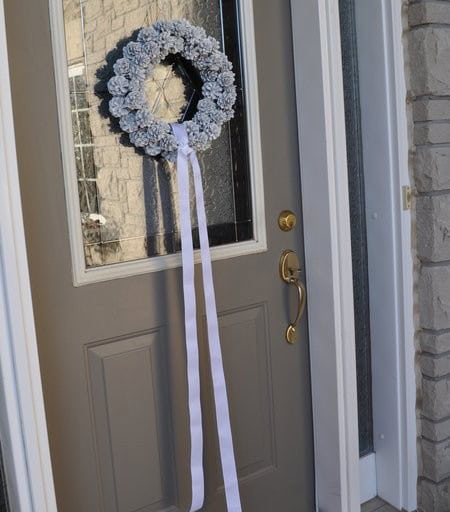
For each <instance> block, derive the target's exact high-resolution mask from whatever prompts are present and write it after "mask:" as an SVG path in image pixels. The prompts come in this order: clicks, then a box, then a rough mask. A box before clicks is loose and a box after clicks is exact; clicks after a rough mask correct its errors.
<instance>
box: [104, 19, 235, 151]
mask: <svg viewBox="0 0 450 512" xmlns="http://www.w3.org/2000/svg"><path fill="white" fill-rule="evenodd" d="M219 48H220V44H219V42H218V41H217V40H216V39H214V38H213V37H210V36H207V34H206V32H205V30H204V29H203V28H201V27H196V26H193V25H191V24H190V23H189V22H188V21H186V20H175V21H157V22H156V23H154V24H153V25H151V26H150V27H145V28H142V29H141V30H140V31H139V32H138V34H137V40H136V41H131V42H129V43H128V44H127V45H126V46H125V47H124V48H123V56H122V57H121V58H119V59H118V60H117V61H116V62H115V64H114V73H115V76H113V77H112V78H111V79H110V80H109V81H108V90H109V92H110V93H111V95H112V96H113V98H112V99H111V100H110V102H109V111H110V113H111V115H113V116H114V117H117V118H119V119H120V127H121V129H122V130H123V131H125V132H126V133H128V134H129V138H130V142H131V143H132V144H134V145H135V146H136V147H138V148H142V149H143V150H144V151H145V153H146V154H147V155H150V156H159V155H161V156H162V157H164V158H167V159H169V160H172V161H173V160H175V159H176V154H177V149H178V144H177V139H176V138H175V135H174V134H173V132H172V129H171V126H170V124H169V123H167V122H165V121H163V120H161V119H157V118H156V117H155V116H154V114H153V113H152V112H151V111H150V108H149V105H148V102H147V97H146V94H145V82H146V80H148V79H149V78H151V76H152V71H153V68H154V67H155V66H156V65H157V64H159V63H161V62H162V61H163V60H164V59H166V58H167V57H168V56H169V55H170V54H174V55H180V56H181V57H182V58H184V59H186V60H187V61H189V62H190V63H191V64H192V65H193V67H194V69H196V70H197V71H198V72H199V75H200V78H201V80H202V98H201V99H200V100H199V102H198V104H197V112H196V113H195V115H194V116H193V118H192V120H190V121H186V122H185V123H184V124H185V127H186V131H187V135H188V142H189V146H190V147H191V148H192V149H194V150H198V151H204V150H205V149H208V148H209V147H210V145H211V142H212V141H213V140H215V139H216V138H217V137H219V135H220V132H221V128H222V125H223V124H224V123H225V122H227V121H229V120H230V119H231V118H232V117H233V115H234V112H233V107H234V104H235V102H236V86H235V84H234V78H235V77H234V73H233V71H232V65H231V62H230V61H229V60H228V58H227V56H226V55H225V54H224V53H223V52H221V51H220V49H219Z"/></svg>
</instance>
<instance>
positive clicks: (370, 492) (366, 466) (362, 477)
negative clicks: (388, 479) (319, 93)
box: [359, 453, 377, 503]
mask: <svg viewBox="0 0 450 512" xmlns="http://www.w3.org/2000/svg"><path fill="white" fill-rule="evenodd" d="M359 495H360V498H361V503H366V501H369V500H371V499H372V498H375V496H376V495H377V465H376V456H375V453H370V454H369V455H366V456H365V457H362V458H361V459H359Z"/></svg>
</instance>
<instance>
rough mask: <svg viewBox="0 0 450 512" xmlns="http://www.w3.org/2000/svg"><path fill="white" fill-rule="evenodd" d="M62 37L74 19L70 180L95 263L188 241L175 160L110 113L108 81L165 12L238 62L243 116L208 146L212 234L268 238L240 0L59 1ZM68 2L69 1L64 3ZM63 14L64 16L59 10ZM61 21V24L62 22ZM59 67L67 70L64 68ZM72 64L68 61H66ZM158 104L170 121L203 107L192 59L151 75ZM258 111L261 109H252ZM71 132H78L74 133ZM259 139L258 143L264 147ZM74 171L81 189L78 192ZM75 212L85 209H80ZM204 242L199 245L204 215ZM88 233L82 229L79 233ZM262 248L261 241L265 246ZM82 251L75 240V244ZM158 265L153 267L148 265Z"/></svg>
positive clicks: (223, 240) (220, 239)
mask: <svg viewBox="0 0 450 512" xmlns="http://www.w3.org/2000/svg"><path fill="white" fill-rule="evenodd" d="M54 2H56V3H57V4H58V5H57V6H56V8H55V12H56V15H58V13H59V17H60V19H59V25H58V20H56V21H54V30H53V32H54V46H55V47H56V45H57V44H58V42H57V39H58V32H59V30H58V28H59V29H60V28H61V27H62V26H63V27H64V34H65V41H64V42H65V49H66V52H65V56H64V57H63V58H64V62H61V60H62V59H61V54H58V52H57V50H55V61H56V64H57V72H58V71H59V75H60V76H64V75H65V78H64V79H65V81H66V82H68V83H67V84H62V85H63V86H61V84H59V87H58V89H59V96H60V97H59V108H60V110H64V109H65V108H66V106H67V104H68V100H67V98H66V97H64V96H65V95H68V96H69V97H70V110H71V115H72V123H71V127H70V130H68V129H67V125H66V124H65V123H64V112H63V113H62V114H61V112H60V117H61V119H62V122H61V125H62V126H61V128H62V131H63V132H64V130H66V133H65V136H64V133H63V137H62V139H63V146H66V147H63V152H64V151H65V152H67V151H68V147H67V146H70V152H71V153H72V154H71V155H69V156H67V157H66V159H65V168H66V169H65V172H66V185H67V188H68V193H67V195H68V200H69V202H70V201H72V204H71V205H69V208H68V210H69V223H71V224H72V226H71V233H72V235H73V233H75V235H74V236H72V238H73V240H72V245H73V248H74V247H75V251H77V250H79V247H77V246H78V245H82V257H80V259H81V258H82V259H83V260H84V261H83V264H84V267H85V269H87V270H92V269H95V268H99V267H105V266H110V265H112V264H116V263H125V262H136V261H139V260H146V259H149V258H152V257H153V258H154V257H158V256H164V255H170V254H173V253H176V252H178V251H179V250H180V234H179V226H178V215H177V197H176V190H177V185H176V175H175V165H174V164H171V163H168V162H165V161H163V160H157V159H154V158H151V157H147V156H145V155H144V154H143V153H141V152H140V150H138V149H136V148H134V147H133V146H132V145H131V144H130V143H129V141H128V140H127V137H126V136H124V134H123V133H122V131H121V130H120V127H119V126H118V123H117V120H115V119H113V118H111V117H110V116H109V113H108V100H109V99H110V98H109V94H108V92H107V88H106V84H107V81H108V79H109V78H110V77H111V76H112V73H113V71H112V65H113V63H114V61H115V59H116V58H117V57H118V55H119V54H120V51H121V49H122V48H123V46H124V45H125V44H126V43H127V42H128V41H129V40H130V39H132V38H133V37H134V36H135V34H136V31H137V30H138V29H139V28H141V27H142V26H147V25H150V24H152V23H153V22H155V21H156V20H158V19H177V18H186V19H188V20H189V21H191V22H192V23H193V24H196V25H200V26H203V27H204V28H205V29H206V31H207V32H208V33H209V34H211V35H212V36H214V37H216V38H217V39H218V40H219V41H220V42H221V44H222V47H223V49H224V50H225V52H226V53H227V55H228V57H229V58H230V60H231V61H232V63H233V67H234V71H235V73H236V83H237V89H238V101H237V105H236V113H235V118H234V119H233V120H232V121H231V122H230V123H229V125H228V126H225V127H224V128H223V130H222V134H221V136H220V138H219V139H218V140H217V141H215V143H213V146H212V148H211V150H209V151H207V152H205V153H204V154H202V155H200V160H201V167H202V171H203V179H204V186H205V200H206V212H207V218H208V229H209V237H210V243H211V245H212V246H213V247H214V246H230V245H233V244H237V243H243V242H252V241H255V242H261V241H262V239H263V238H264V233H262V228H261V222H260V223H259V224H260V225H259V226H258V225H257V224H258V222H257V221H258V218H259V219H261V218H262V216H261V215H260V213H258V208H257V204H256V203H257V198H255V195H256V194H252V190H255V181H258V179H259V178H258V177H257V176H255V173H257V172H259V169H257V168H256V167H257V166H256V165H255V160H257V158H256V159H255V156H254V155H255V152H256V151H257V143H256V142H257V141H256V142H255V140H256V139H255V137H254V133H253V135H252V130H251V129H249V126H248V104H249V97H248V94H247V87H246V83H245V82H246V80H245V78H246V77H245V76H244V74H245V73H244V71H245V69H248V65H249V63H248V62H245V61H244V55H243V52H244V49H245V45H244V44H243V41H242V40H241V27H240V16H239V2H237V1H234V0H226V1H220V0H207V1H205V2H198V1H197V0H184V1H183V2H179V1H177V0H164V1H163V0H156V1H155V0H144V1H141V2H123V1H122V0H111V1H109V2H102V1H100V0H54ZM61 7H62V9H61ZM56 17H58V16H56ZM55 27H56V30H55ZM58 68H59V70H58ZM62 68H64V69H62ZM147 97H148V101H149V105H150V106H151V108H152V110H153V112H154V113H155V114H156V115H157V116H159V117H161V118H164V119H165V120H166V121H168V122H177V121H178V122H181V121H183V120H187V119H189V118H191V117H192V116H193V113H195V106H196V103H197V102H198V100H199V98H200V97H201V84H200V85H199V84H198V83H197V84H196V83H195V80H192V75H191V72H190V70H189V67H188V66H187V65H186V63H183V62H182V61H181V60H180V59H177V58H169V59H167V60H166V61H165V62H163V63H162V64H161V65H160V66H158V67H157V68H156V69H155V72H154V74H153V76H152V78H151V79H149V81H148V84H147ZM252 117H253V116H252ZM69 139H70V140H69ZM255 148H256V149H255ZM74 174H76V185H77V197H76V198H75V199H74V193H73V192H74V190H72V189H73V188H75V187H74ZM74 212H75V214H74ZM193 221H194V222H193V225H194V232H193V235H194V243H195V244H196V245H198V233H197V229H196V227H195V226H196V222H195V218H194V219H193ZM80 232H81V236H78V235H79V233H80ZM256 249H257V250H261V246H259V247H258V248H256ZM73 250H74V249H73ZM148 268H150V267H148Z"/></svg>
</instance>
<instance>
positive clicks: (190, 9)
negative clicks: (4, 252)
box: [5, 0, 314, 512]
mask: <svg viewBox="0 0 450 512" xmlns="http://www.w3.org/2000/svg"><path fill="white" fill-rule="evenodd" d="M58 2H60V4H59V5H57V4H58ZM5 4H6V24H7V35H8V48H9V58H10V66H11V73H12V89H13V104H14V118H15V126H16V138H17V151H18V159H19V168H20V179H21V189H22V201H23V210H24V218H25V227H26V234H27V246H28V255H29V264H30V272H31V283H32V291H33V301H34V310H35V318H36V328H37V335H38V345H39V357H40V364H41V372H42V380H43V386H44V396H45V406H46V415H47V422H48V431H49V438H50V449H51V456H52V465H53V474H54V480H55V487H56V495H57V502H58V510H59V511H60V512H80V511H82V512H100V511H103V512H114V511H117V512H137V511H148V512H150V511H154V512H156V511H157V512H162V511H169V510H170V511H172V510H173V511H177V510H179V511H184V510H187V509H188V506H189V502H190V475H189V449H190V447H189V435H188V434H189V431H188V425H189V423H188V411H187V384H186V362H185V348H184V321H183V301H182V289H181V282H182V281H181V270H180V268H179V266H177V261H178V260H177V259H176V258H177V256H174V254H176V253H177V252H178V251H179V233H178V227H177V226H178V219H177V207H176V197H175V196H176V192H175V187H174V177H173V171H174V169H173V167H170V165H165V164H163V163H161V162H160V161H156V160H154V159H152V158H151V157H147V156H144V155H142V154H140V153H139V152H138V151H136V150H135V149H134V148H132V147H130V146H129V145H128V144H127V143H126V141H124V139H123V137H122V136H121V135H120V133H118V131H117V127H116V126H114V125H113V122H112V120H111V119H110V118H109V117H108V115H107V113H105V111H104V104H105V103H104V102H105V98H106V96H105V94H106V93H105V88H104V84H105V80H106V78H107V77H108V73H109V67H110V66H111V63H112V62H113V59H114V58H115V57H117V47H119V48H120V45H123V43H124V42H126V41H127V40H129V38H130V37H132V36H133V33H134V32H135V30H136V29H138V28H140V27H142V26H144V25H148V24H151V23H152V22H154V21H156V20H157V19H159V18H164V19H167V18H180V17H185V18H188V19H190V20H191V21H193V22H194V23H195V24H197V25H202V26H204V27H205V29H206V30H207V31H208V32H209V33H212V35H215V36H216V37H218V38H219V39H220V40H221V41H222V43H223V45H224V50H225V52H226V53H227V55H228V56H229V57H230V59H231V60H232V61H233V64H234V67H235V71H236V72H237V80H238V86H239V96H238V103H237V112H236V117H235V119H234V121H233V122H232V123H231V125H230V126H229V127H227V129H226V130H224V132H223V134H222V137H221V138H220V139H219V140H218V142H217V143H216V144H215V145H213V147H212V149H211V150H210V151H209V152H208V153H206V154H205V155H204V156H203V157H202V162H201V165H202V171H203V173H204V182H205V193H206V201H207V215H208V224H209V230H210V233H209V234H210V240H211V245H213V246H217V247H215V248H214V249H213V251H216V252H215V254H216V255H217V256H218V259H217V261H215V262H214V264H213V272H214V278H215V288H216V296H217V304H218V311H219V323H220V334H221V343H222V350H223V356H224V366H225V375H226V380H227V388H228V395H229V401H230V413H231V423H232V431H233V436H234V444H235V452H236V460H237V466H238V475H239V481H240V488H241V495H242V501H243V509H244V510H245V511H246V512H273V511H275V510H283V511H284V512H289V511H292V512H294V511H295V512H300V511H302V512H311V511H312V510H313V507H314V467H313V435H312V413H311V390H310V374H309V351H308V335H307V325H306V319H305V318H306V315H305V316H304V317H303V319H302V321H301V325H300V327H299V330H298V331H299V332H298V340H297V342H296V343H293V344H290V343H288V342H287V341H286V327H287V325H288V323H289V321H290V320H291V319H292V315H295V312H296V309H297V304H296V301H297V295H296V293H295V289H294V288H295V287H293V286H287V285H286V284H285V283H284V282H283V281H282V280H281V279H280V276H279V261H280V257H281V254H282V252H283V250H285V249H287V248H289V249H292V250H294V251H295V252H296V253H297V254H298V255H299V258H300V264H301V267H302V271H301V273H300V277H301V278H302V279H304V269H303V246H302V244H303V239H302V226H301V201H300V182H299V156H298V144H297V125H296V101H295V87H294V70H293V55H292V41H291V39H292V32H291V19H290V3H289V0H282V1H279V2H274V1H272V0H258V1H255V2H254V5H253V14H252V20H251V21H252V23H250V24H249V23H247V24H243V23H242V20H243V19H244V18H245V16H247V17H248V15H249V13H251V12H252V10H251V9H250V7H251V6H250V5H249V4H250V2H249V1H244V0H242V1H241V2H239V1H238V2H236V3H235V2H233V1H222V2H220V1H218V0H217V1H212V0H211V1H202V2H198V1H194V0H192V1H187V0H186V1H183V2H180V1H178V0H167V1H162V0H128V1H125V2H124V1H123V0H52V1H51V2H50V5H49V0H6V2H5ZM58 13H59V15H60V17H59V18H58V16H59V15H58ZM247 19H248V18H247ZM253 23H254V27H255V29H254V30H255V47H256V56H253V58H255V57H256V68H257V78H258V84H259V86H258V89H257V88H256V87H255V83H252V82H251V77H252V75H251V74H249V71H248V70H249V69H251V65H252V62H251V59H252V55H250V54H248V53H247V54H246V55H243V47H245V44H244V43H245V39H246V38H247V40H248V38H249V37H250V36H251V37H253V34H248V33H246V32H245V31H248V30H250V29H249V27H251V25H252V24H253ZM51 28H52V30H53V35H52V33H51ZM55 31H56V32H58V31H59V33H55ZM52 39H53V45H55V44H56V46H57V47H56V48H52ZM61 41H62V44H60V42H61ZM58 42H59V43H58ZM64 42H65V51H64V49H63V48H62V47H63V46H64ZM63 54H64V59H65V80H66V85H65V86H62V85H61V82H58V80H57V81H56V83H57V86H55V64H56V75H57V76H58V73H60V72H61V62H59V63H58V62H56V61H57V59H58V55H59V56H61V55H63ZM55 56H56V57H55ZM180 76H181V78H180ZM183 77H184V78H183ZM171 84H172V85H171ZM171 87H172V88H171ZM180 87H181V93H180ZM177 88H178V89H177ZM189 88H191V89H189ZM177 90H178V92H177ZM195 94H196V92H195V86H194V85H193V84H192V83H190V81H189V77H187V79H186V76H184V75H183V69H181V70H180V69H177V66H176V63H175V64H173V63H165V65H164V66H162V67H161V68H160V69H159V70H158V74H157V76H156V77H155V79H154V80H153V82H152V83H150V84H149V87H148V95H149V100H150V101H151V100H154V108H155V111H156V112H157V113H158V115H160V116H162V117H165V118H166V119H171V120H176V119H179V118H180V116H182V115H185V114H186V109H185V102H184V100H186V98H187V97H189V98H188V99H190V98H192V97H195ZM64 95H66V96H64ZM252 95H254V96H252ZM180 98H181V99H180ZM252 102H253V104H255V103H259V122H258V124H257V125H255V120H258V116H257V113H256V110H255V109H253V110H252V109H249V108H248V105H249V104H251V103H252ZM70 116H71V117H72V125H71V139H69V137H68V136H67V133H68V132H67V130H66V128H67V127H66V128H65V127H64V122H65V119H69V123H70ZM255 130H258V131H260V135H261V144H260V145H258V137H255ZM252 133H253V135H252ZM260 148H262V151H261V152H260V154H261V157H262V158H261V159H259V158H258V151H260ZM70 173H73V175H71V174H70ZM64 177H65V178H64ZM175 183H176V182H175ZM262 185H263V186H262ZM263 190H264V192H263ZM74 194H75V195H74ZM67 204H68V205H69V208H67ZM74 205H75V206H76V208H75V207H74ZM286 209H289V210H292V212H294V213H295V214H296V216H297V218H298V220H299V222H298V223H297V225H296V226H295V227H294V229H291V230H290V231H282V230H281V229H280V228H279V225H278V216H279V214H280V212H281V211H283V210H286ZM196 235H197V234H196V231H195V230H194V238H196ZM77 244H79V245H77ZM80 251H81V254H82V255H83V258H82V259H81V260H80V257H79V254H80ZM227 251H228V252H227ZM174 258H175V259H174ZM80 261H82V265H83V266H84V268H83V269H81V270H80ZM170 267H173V268H170ZM80 276H81V277H80ZM197 284H198V286H197V290H200V285H201V280H200V279H198V283H197ZM202 300H203V299H202V294H201V293H198V296H197V303H198V309H199V311H198V326H199V342H200V358H201V378H202V402H203V411H204V437H205V439H204V442H205V455H204V466H205V475H206V482H205V483H206V502H205V506H204V509H203V510H204V511H207V512H221V511H223V512H224V511H225V510H226V508H225V500H224V493H223V487H222V480H221V470H220V465H219V462H218V461H219V457H218V441H217V433H216V429H215V425H214V409H213V400H212V393H211V388H212V386H211V383H210V373H209V370H208V368H209V365H208V351H207V343H206V340H205V321H204V304H203V303H202Z"/></svg>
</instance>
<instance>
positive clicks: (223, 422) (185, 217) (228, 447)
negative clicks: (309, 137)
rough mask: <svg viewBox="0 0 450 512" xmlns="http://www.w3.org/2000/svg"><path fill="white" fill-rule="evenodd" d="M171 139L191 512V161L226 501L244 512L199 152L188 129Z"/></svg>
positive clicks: (194, 447)
mask: <svg viewBox="0 0 450 512" xmlns="http://www.w3.org/2000/svg"><path fill="white" fill-rule="evenodd" d="M172 130H173V133H174V135H175V137H176V139H177V142H178V155H177V172H178V200H179V206H180V224H181V251H182V262H183V293H184V318H185V327H186V352H187V369H188V371H187V376H188V395H189V415H190V419H189V421H190V433H191V477H192V505H191V507H190V512H195V511H198V510H200V509H201V508H202V506H203V501H204V477H203V464H202V462H203V435H202V415H201V403H200V377H199V359H198V342H197V321H196V302H195V285H194V248H193V244H192V226H191V209H190V201H189V160H190V162H191V165H192V171H193V176H194V187H195V199H196V204H197V217H198V229H199V234H200V250H201V257H202V270H203V293H204V297H205V306H206V320H207V324H208V343H209V357H210V362H211V374H212V381H213V390H214V403H215V409H216V424H217V433H218V437H219V448H220V459H221V465H222V474H223V481H224V485H225V497H226V501H227V510H228V512H242V507H241V500H240V496H239V485H238V479H237V471H236V462H235V458H234V450H233V438H232V434H231V424H230V413H229V409H228V397H227V389H226V384H225V375H224V371H223V362H222V351H221V348H220V339H219V325H218V320H217V307H216V298H215V294H214V284H213V276H212V266H211V254H210V250H209V242H208V230H207V223H206V212H205V201H204V197H203V185H202V176H201V172H200V165H199V163H198V159H197V155H196V153H195V151H194V150H193V149H192V148H191V147H190V146H189V142H188V136H187V132H186V127H185V125H184V124H173V125H172Z"/></svg>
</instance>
